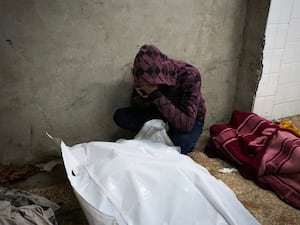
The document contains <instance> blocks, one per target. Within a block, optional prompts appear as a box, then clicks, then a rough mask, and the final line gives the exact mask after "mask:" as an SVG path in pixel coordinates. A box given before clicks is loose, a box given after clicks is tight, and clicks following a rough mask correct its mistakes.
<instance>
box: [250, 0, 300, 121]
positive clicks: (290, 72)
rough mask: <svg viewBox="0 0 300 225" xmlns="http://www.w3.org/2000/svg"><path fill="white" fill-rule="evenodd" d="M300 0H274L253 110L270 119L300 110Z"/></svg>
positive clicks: (290, 114)
mask: <svg viewBox="0 0 300 225" xmlns="http://www.w3.org/2000/svg"><path fill="white" fill-rule="evenodd" d="M299 28H300V1H299V0H272V2H271V7H270V13H269V17H268V23H267V28H266V46H265V49H264V59H263V65H264V66H263V74H262V79H261V80H260V82H259V86H258V90H257V93H256V98H255V103H254V107H253V111H254V112H255V113H257V114H259V115H260V116H263V117H265V118H267V119H279V118H283V117H287V116H293V115H297V114H300V75H299V74H300V29H299Z"/></svg>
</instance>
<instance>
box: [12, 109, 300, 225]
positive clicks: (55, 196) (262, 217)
mask: <svg viewBox="0 0 300 225" xmlns="http://www.w3.org/2000/svg"><path fill="white" fill-rule="evenodd" d="M283 119H284V120H289V121H292V122H293V124H294V125H295V126H296V127H298V128H300V115H299V116H293V117H288V118H283ZM208 138H209V134H208V132H206V133H204V134H203V136H202V138H201V139H200V141H199V143H198V145H197V146H196V149H195V151H194V152H192V153H191V154H190V157H192V158H193V159H194V160H195V161H196V162H198V163H199V164H201V165H202V166H204V167H205V168H207V169H208V171H209V172H210V173H211V174H212V175H213V176H215V177H216V178H218V179H220V180H222V181H223V182H224V183H226V184H227V185H228V186H229V187H230V188H231V189H232V190H233V191H234V193H235V194H236V196H237V198H238V199H239V200H240V201H241V202H242V203H243V205H244V206H245V207H246V208H247V209H248V210H249V211H250V212H251V213H252V214H253V215H254V217H256V218H257V220H258V221H260V222H261V224H262V225H299V224H300V210H298V209H295V208H293V207H291V206H289V205H288V204H286V203H284V202H283V201H281V200H280V199H279V198H278V197H277V196H276V195H275V194H274V193H273V192H271V191H267V190H263V189H261V188H259V187H258V186H257V185H255V184H254V183H253V182H252V181H249V180H246V179H244V178H243V177H242V176H241V175H240V174H239V173H237V172H234V173H229V174H222V173H220V172H218V170H219V169H222V168H230V167H232V166H231V165H229V164H228V163H226V162H224V161H222V160H219V159H211V158H208V157H207V156H206V155H205V154H204V153H202V150H203V148H204V146H205V144H206V141H207V139H208ZM11 188H19V189H23V190H27V191H29V192H31V193H34V194H38V195H40V196H43V197H46V198H48V199H49V200H52V201H53V202H56V203H58V204H59V205H60V206H61V209H60V210H59V211H58V212H57V213H56V216H57V220H58V224H59V225H88V223H87V221H86V219H85V216H84V214H83V213H82V211H81V209H80V206H79V203H78V201H77V199H76V198H75V196H74V194H73V191H72V188H71V186H70V185H69V182H68V180H67V178H66V175H65V171H64V168H63V166H62V165H57V166H56V167H55V168H54V170H53V171H52V173H47V172H43V173H38V174H36V175H34V176H32V177H30V178H28V179H27V180H26V181H24V182H21V183H16V184H14V185H11Z"/></svg>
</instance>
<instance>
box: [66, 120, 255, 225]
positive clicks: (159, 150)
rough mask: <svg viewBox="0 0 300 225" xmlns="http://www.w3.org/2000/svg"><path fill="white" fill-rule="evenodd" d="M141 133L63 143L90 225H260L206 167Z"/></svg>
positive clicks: (73, 181)
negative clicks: (130, 137)
mask: <svg viewBox="0 0 300 225" xmlns="http://www.w3.org/2000/svg"><path fill="white" fill-rule="evenodd" d="M154 122H155V121H154ZM156 122H157V121H156ZM148 125H149V124H148ZM150 125H151V124H150ZM155 129H157V131H158V132H162V131H163V129H162V128H157V127H156V128H155ZM141 132H142V130H141ZM141 132H140V133H139V135H137V139H133V140H120V141H118V142H90V143H83V144H78V145H75V146H73V147H67V146H66V145H65V144H64V143H63V142H62V143H61V149H62V155H63V160H64V164H65V168H66V171H67V174H68V178H69V180H70V182H71V185H72V187H73V189H74V192H75V193H76V195H77V198H78V200H79V202H80V204H81V206H82V208H83V210H84V212H85V215H86V217H87V219H88V221H89V223H90V225H96V224H97V225H102V224H103V225H112V224H119V225H183V224H187V225H200V224H205V225H210V224H213V225H225V224H231V225H234V224H236V225H240V224H243V225H246V224H251V225H252V224H253V225H254V224H259V223H258V222H257V220H256V219H255V218H254V217H253V216H252V215H251V214H250V213H249V212H248V211H247V210H246V209H245V208H244V207H243V205H242V204H241V203H240V202H239V201H238V199H237V198H236V196H235V195H234V193H233V192H232V191H231V189H229V188H228V187H227V186H226V185H225V184H224V183H223V182H221V181H219V180H217V179H216V178H215V177H213V176H212V175H211V174H210V173H209V172H208V171H207V170H206V169H205V168H204V167H202V166H200V165H199V164H197V163H195V162H194V161H193V160H192V159H191V158H190V157H188V156H185V155H182V154H180V153H178V151H176V148H175V147H172V146H169V145H167V144H164V143H160V142H155V141H153V140H148V139H145V137H143V135H142V134H141ZM144 132H145V131H144ZM148 133H149V132H148ZM150 133H151V134H153V132H150ZM163 133H165V131H163ZM163 135H164V134H163ZM152 136H153V135H152ZM169 144H170V143H169Z"/></svg>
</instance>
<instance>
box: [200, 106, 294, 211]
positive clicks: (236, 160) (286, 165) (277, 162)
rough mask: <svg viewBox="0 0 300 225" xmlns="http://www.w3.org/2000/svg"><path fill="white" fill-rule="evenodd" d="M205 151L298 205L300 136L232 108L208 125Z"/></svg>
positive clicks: (291, 203)
mask: <svg viewBox="0 0 300 225" xmlns="http://www.w3.org/2000/svg"><path fill="white" fill-rule="evenodd" d="M210 135H211V142H210V143H209V144H208V145H207V146H206V149H205V153H206V154H207V155H208V156H210V157H221V158H223V159H227V160H229V161H231V162H232V163H233V164H234V165H235V166H236V167H237V168H238V170H239V172H240V173H241V175H242V176H244V177H245V178H247V179H252V180H254V181H255V182H256V183H257V184H258V185H259V186H261V187H262V188H265V189H270V190H273V191H274V192H275V193H276V194H277V195H278V196H279V197H280V198H281V199H282V200H284V201H285V202H287V203H289V204H290V205H292V206H294V207H296V208H300V138H299V137H298V136H295V134H293V133H292V132H291V131H289V130H286V129H282V128H280V127H279V126H278V125H276V124H274V123H272V122H271V121H269V120H266V119H264V118H261V117H259V116H258V115H256V114H254V113H248V112H242V111H237V110H236V111H234V112H233V113H232V117H231V120H230V122H229V123H228V124H215V125H212V126H211V128H210Z"/></svg>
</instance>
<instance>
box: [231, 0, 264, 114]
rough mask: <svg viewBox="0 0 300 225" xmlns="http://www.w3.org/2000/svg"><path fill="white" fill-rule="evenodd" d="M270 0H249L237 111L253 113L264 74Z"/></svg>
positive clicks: (236, 102)
mask: <svg viewBox="0 0 300 225" xmlns="http://www.w3.org/2000/svg"><path fill="white" fill-rule="evenodd" d="M269 7H270V0H248V3H247V15H246V21H245V27H244V36H243V45H242V51H241V61H240V68H239V72H238V79H237V90H236V98H235V106H234V108H235V109H240V110H244V111H249V112H250V111H251V110H252V104H253V101H254V98H255V93H256V90H257V85H258V82H259V80H260V78H261V74H262V68H263V65H262V58H263V55H262V51H263V48H264V34H265V29H266V24H267V17H268V13H269Z"/></svg>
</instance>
